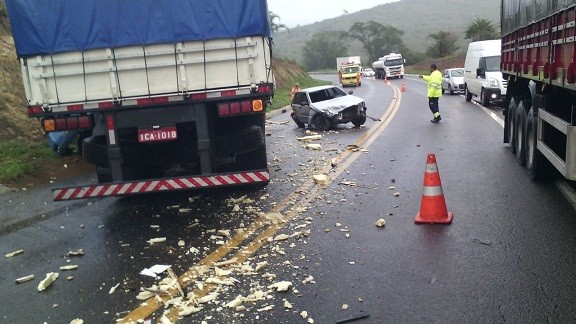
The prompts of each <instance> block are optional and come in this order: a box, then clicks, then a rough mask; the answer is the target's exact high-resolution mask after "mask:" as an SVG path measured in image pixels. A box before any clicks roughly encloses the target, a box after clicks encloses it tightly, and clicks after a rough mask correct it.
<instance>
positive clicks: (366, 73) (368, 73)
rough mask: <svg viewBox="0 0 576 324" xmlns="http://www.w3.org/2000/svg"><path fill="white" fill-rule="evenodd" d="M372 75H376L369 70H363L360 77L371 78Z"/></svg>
mask: <svg viewBox="0 0 576 324" xmlns="http://www.w3.org/2000/svg"><path fill="white" fill-rule="evenodd" d="M374 75H376V73H375V72H374V70H372V69H370V68H367V69H364V70H363V71H362V76H364V77H373V76H374Z"/></svg>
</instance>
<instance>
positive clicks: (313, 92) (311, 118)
mask: <svg viewBox="0 0 576 324" xmlns="http://www.w3.org/2000/svg"><path fill="white" fill-rule="evenodd" d="M291 106H292V113H291V116H292V119H293V120H294V122H295V123H296V125H298V127H300V128H304V127H305V126H306V124H308V125H309V126H312V127H313V128H315V129H316V130H319V131H327V130H329V129H330V128H335V127H336V126H337V125H338V124H346V123H348V122H352V124H354V126H356V127H359V126H360V125H364V123H365V122H366V103H365V102H364V99H362V98H359V97H356V96H353V95H352V92H350V94H347V93H346V92H344V91H343V90H342V89H340V88H338V87H335V86H318V87H312V88H306V89H302V90H300V91H298V92H296V94H294V98H292V105H291Z"/></svg>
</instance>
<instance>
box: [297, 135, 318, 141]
mask: <svg viewBox="0 0 576 324" xmlns="http://www.w3.org/2000/svg"><path fill="white" fill-rule="evenodd" d="M296 139H297V140H299V141H302V142H309V141H317V140H321V139H322V135H320V134H317V135H309V136H303V137H297V138H296Z"/></svg>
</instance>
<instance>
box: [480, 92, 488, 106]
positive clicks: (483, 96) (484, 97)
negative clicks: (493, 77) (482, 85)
mask: <svg viewBox="0 0 576 324" xmlns="http://www.w3.org/2000/svg"><path fill="white" fill-rule="evenodd" d="M480 100H481V103H482V106H484V107H488V105H490V99H488V95H487V94H486V91H484V89H482V90H481V91H480Z"/></svg>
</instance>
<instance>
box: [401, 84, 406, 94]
mask: <svg viewBox="0 0 576 324" xmlns="http://www.w3.org/2000/svg"><path fill="white" fill-rule="evenodd" d="M402 92H406V84H404V82H402Z"/></svg>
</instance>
